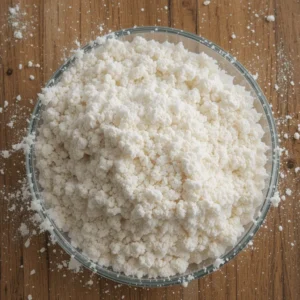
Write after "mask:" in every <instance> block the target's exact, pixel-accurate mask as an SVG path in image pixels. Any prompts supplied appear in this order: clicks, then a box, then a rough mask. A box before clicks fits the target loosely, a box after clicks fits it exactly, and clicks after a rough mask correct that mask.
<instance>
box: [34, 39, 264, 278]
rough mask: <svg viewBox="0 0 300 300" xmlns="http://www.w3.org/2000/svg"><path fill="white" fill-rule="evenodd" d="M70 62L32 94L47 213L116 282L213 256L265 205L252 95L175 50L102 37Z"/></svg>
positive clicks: (211, 63) (209, 63) (199, 58)
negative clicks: (53, 81) (39, 110)
mask: <svg viewBox="0 0 300 300" xmlns="http://www.w3.org/2000/svg"><path fill="white" fill-rule="evenodd" d="M75 56H76V58H77V59H76V61H75V63H74V65H73V66H72V67H71V68H70V69H69V70H67V71H65V72H64V74H63V76H62V78H61V81H60V82H59V83H58V84H57V85H55V86H53V87H50V88H46V89H44V90H43V93H42V94H40V96H39V97H40V100H41V101H42V103H43V104H44V105H45V106H46V108H45V111H44V112H43V124H42V125H41V127H40V129H39V135H38V137H37V142H36V145H35V151H36V156H37V168H38V170H39V182H40V185H41V186H42V188H43V192H42V195H43V198H44V201H45V205H46V206H47V207H48V214H49V215H50V217H51V218H53V220H54V221H55V223H56V224H57V226H58V227H59V228H61V229H62V230H63V231H64V232H68V235H69V237H70V239H71V241H72V245H73V246H74V247H78V248H80V249H82V251H83V252H84V253H85V254H86V255H87V256H88V257H90V258H91V260H93V261H94V262H97V263H99V264H100V265H103V266H111V267H112V268H113V269H114V270H115V271H116V272H124V273H125V274H126V275H135V276H137V277H142V276H144V275H147V276H149V277H157V276H171V275H174V274H177V273H184V272H185V271H186V270H187V268H188V266H189V265H190V264H193V263H195V264H198V263H200V262H202V261H203V260H206V259H208V258H213V259H217V258H218V257H220V256H221V255H222V254H224V253H225V251H226V249H227V248H228V247H232V246H233V245H235V244H236V242H237V240H238V238H239V236H241V234H242V233H243V232H244V225H246V224H248V223H249V222H251V221H252V220H253V217H254V214H255V210H256V208H257V207H258V206H259V205H260V204H261V203H262V201H263V193H262V190H263V189H264V186H265V182H264V181H265V179H266V178H267V173H266V169H265V163H266V161H267V159H266V155H265V153H266V151H267V146H266V145H265V144H264V143H263V142H262V137H263V135H264V131H263V129H262V127H261V125H260V124H259V120H260V114H259V113H258V112H257V111H256V110H255V109H254V107H253V101H254V99H253V97H252V96H251V95H250V93H249V92H247V91H246V90H245V89H244V88H243V87H241V86H238V85H234V84H233V78H232V77H231V76H229V75H227V74H226V73H225V72H224V71H223V70H221V69H220V68H219V67H218V65H217V63H216V61H215V60H213V59H212V58H211V57H209V56H207V55H206V54H204V53H201V54H194V53H190V52H188V51H187V50H186V49H185V48H184V47H183V45H182V44H177V45H175V44H171V43H168V42H165V43H163V44H161V43H158V42H155V41H146V40H145V39H143V38H141V37H136V38H135V39H134V40H133V41H132V42H122V41H118V40H115V39H109V40H108V41H107V42H106V43H104V45H102V46H101V47H98V48H96V49H93V50H92V51H91V52H90V53H85V54H84V53H83V52H82V51H81V50H78V51H77V52H76V54H75ZM74 262H76V260H75V259H74V258H72V259H71V261H70V263H69V268H70V267H72V265H73V264H74Z"/></svg>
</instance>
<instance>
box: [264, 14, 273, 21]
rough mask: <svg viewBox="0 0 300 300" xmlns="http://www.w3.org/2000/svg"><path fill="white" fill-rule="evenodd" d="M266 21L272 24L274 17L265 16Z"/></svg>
mask: <svg viewBox="0 0 300 300" xmlns="http://www.w3.org/2000/svg"><path fill="white" fill-rule="evenodd" d="M266 19H267V21H268V22H274V21H275V16H274V15H269V16H266Z"/></svg>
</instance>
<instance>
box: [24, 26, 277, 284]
mask: <svg viewBox="0 0 300 300" xmlns="http://www.w3.org/2000/svg"><path fill="white" fill-rule="evenodd" d="M137 35H138V36H142V37H144V38H145V39H147V40H152V39H154V40H156V41H159V42H164V41H169V42H172V43H178V42H182V43H183V45H184V47H185V48H187V49H189V50H190V51H192V52H195V53H199V52H204V53H206V54H208V55H209V56H211V57H213V58H214V59H216V60H217V62H218V63H219V65H220V67H221V68H222V69H224V70H225V71H226V72H227V73H228V74H230V75H232V76H234V78H235V79H234V83H235V84H239V85H242V86H244V87H245V88H246V89H247V90H248V91H250V92H251V94H252V95H253V97H254V98H255V101H254V102H255V107H256V109H257V110H258V112H260V113H261V114H262V118H261V125H262V127H263V128H264V130H265V136H264V142H265V143H266V144H267V145H268V146H269V151H268V153H267V156H268V162H267V165H266V168H267V172H268V175H269V177H268V178H267V179H266V187H265V189H264V199H265V200H264V202H263V203H262V204H261V206H260V207H259V208H258V209H257V212H256V216H255V218H254V221H253V222H252V223H250V224H248V225H247V226H246V227H245V232H244V234H243V235H242V236H241V237H240V239H239V241H238V243H237V244H236V245H235V246H234V247H233V248H230V249H228V250H227V252H226V253H224V255H223V256H222V257H221V258H222V259H223V260H224V261H225V263H226V262H228V261H230V260H231V259H232V258H233V257H234V256H235V255H237V254H238V253H239V252H240V251H241V250H242V249H243V248H244V247H245V246H246V245H247V244H248V243H249V241H250V240H251V239H252V238H253V236H254V234H255V233H256V232H257V230H258V229H259V228H260V226H261V224H262V222H263V221H264V219H265V217H266V214H267V212H268V210H269V207H270V198H271V197H272V196H273V195H274V192H275V191H276V186H277V179H278V171H279V156H278V152H277V151H276V149H277V146H278V140H277V132H276V126H275V122H274V118H273V116H272V112H271V109H270V106H269V104H268V101H267V99H266V98H265V96H264V95H263V92H262V91H261V89H260V88H259V86H258V85H257V83H256V81H255V80H254V79H253V78H252V76H251V75H250V73H249V72H248V71H247V70H246V69H245V67H243V66H242V65H241V64H240V63H239V62H238V61H236V59H235V58H234V57H233V56H232V55H230V54H229V53H227V52H226V51H224V50H223V49H221V48H220V47H219V46H217V45H216V44H214V43H212V42H210V41H208V40H206V39H204V38H202V37H199V36H197V35H194V34H191V33H188V32H185V31H183V30H177V29H172V28H168V27H139V28H131V29H126V30H121V31H117V32H115V33H114V36H115V37H116V38H118V39H121V40H126V41H130V40H132V39H133V38H134V37H135V36H137ZM109 36H110V35H108V36H107V38H109ZM98 46H99V45H97V44H96V43H90V44H88V45H86V46H85V47H83V49H84V51H86V52H88V51H90V50H91V49H92V48H93V47H98ZM74 59H75V58H74V57H71V58H70V59H69V60H68V61H67V62H66V63H65V64H63V65H62V66H61V67H60V68H59V69H58V70H57V71H56V72H55V73H54V75H53V76H52V78H51V79H50V80H49V81H48V83H47V84H46V87H49V86H52V85H54V84H56V83H57V82H58V81H59V80H60V78H61V75H62V73H63V72H64V71H65V70H66V69H67V68H68V67H69V66H70V64H72V62H73V61H74ZM42 110H43V106H42V105H41V103H40V101H38V102H37V104H36V106H35V108H34V111H33V114H32V118H31V122H30V126H29V134H32V133H35V132H36V131H37V129H38V127H39V124H40V122H41V119H40V117H41V112H42ZM26 169H27V177H28V181H29V185H30V189H31V193H32V197H33V200H36V201H38V203H39V204H40V205H39V207H40V208H39V214H40V216H41V218H42V219H43V220H46V221H47V222H48V223H49V224H51V230H50V231H51V234H52V235H53V236H54V237H55V239H56V241H57V242H58V244H59V245H60V246H61V247H62V248H63V249H64V250H65V251H66V252H67V253H69V254H70V255H72V256H73V257H74V258H75V259H76V260H77V261H79V262H80V263H81V264H82V265H84V266H85V267H87V268H89V269H91V270H92V271H94V272H97V273H98V274H99V275H101V276H103V277H106V278H109V279H112V280H114V281H117V282H120V283H125V284H129V285H135V286H146V287H157V286H168V285H174V284H179V283H182V282H184V281H186V280H187V276H188V275H192V276H193V277H194V278H200V277H202V276H205V275H207V274H209V273H211V272H213V271H214V270H215V269H214V266H213V260H206V261H204V262H202V263H201V264H199V265H194V266H190V267H189V269H188V271H187V272H186V273H185V274H180V275H175V276H172V277H169V278H157V279H150V278H141V279H138V278H135V277H131V276H125V275H124V274H122V273H117V272H114V271H113V270H112V269H110V268H105V267H102V266H100V265H97V264H95V263H93V262H91V261H90V260H89V258H88V257H87V256H85V255H84V254H83V253H82V252H81V251H80V249H76V248H74V247H73V246H72V245H71V243H70V239H69V238H68V235H67V233H64V232H61V231H60V229H59V228H58V227H57V226H56V225H55V223H54V222H53V220H51V218H50V217H49V216H48V214H47V211H46V209H45V207H44V203H43V199H42V197H41V194H40V191H41V188H40V186H39V183H38V174H37V170H36V168H35V154H34V145H32V146H31V148H30V151H29V153H28V154H27V155H26Z"/></svg>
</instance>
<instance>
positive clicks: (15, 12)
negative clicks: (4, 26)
mask: <svg viewBox="0 0 300 300" xmlns="http://www.w3.org/2000/svg"><path fill="white" fill-rule="evenodd" d="M8 13H9V17H8V22H9V24H10V25H11V27H12V29H13V34H14V37H15V38H16V39H23V32H24V31H25V30H26V28H27V24H26V23H24V22H23V21H22V18H23V15H24V13H22V12H21V10H20V6H19V5H18V4H17V5H16V6H14V7H9V8H8Z"/></svg>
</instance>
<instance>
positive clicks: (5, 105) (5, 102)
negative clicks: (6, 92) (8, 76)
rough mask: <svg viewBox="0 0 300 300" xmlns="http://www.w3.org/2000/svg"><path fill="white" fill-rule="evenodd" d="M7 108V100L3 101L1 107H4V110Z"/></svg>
mask: <svg viewBox="0 0 300 300" xmlns="http://www.w3.org/2000/svg"><path fill="white" fill-rule="evenodd" d="M7 106H8V101H7V100H5V101H4V105H3V107H4V108H6V107H7Z"/></svg>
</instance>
